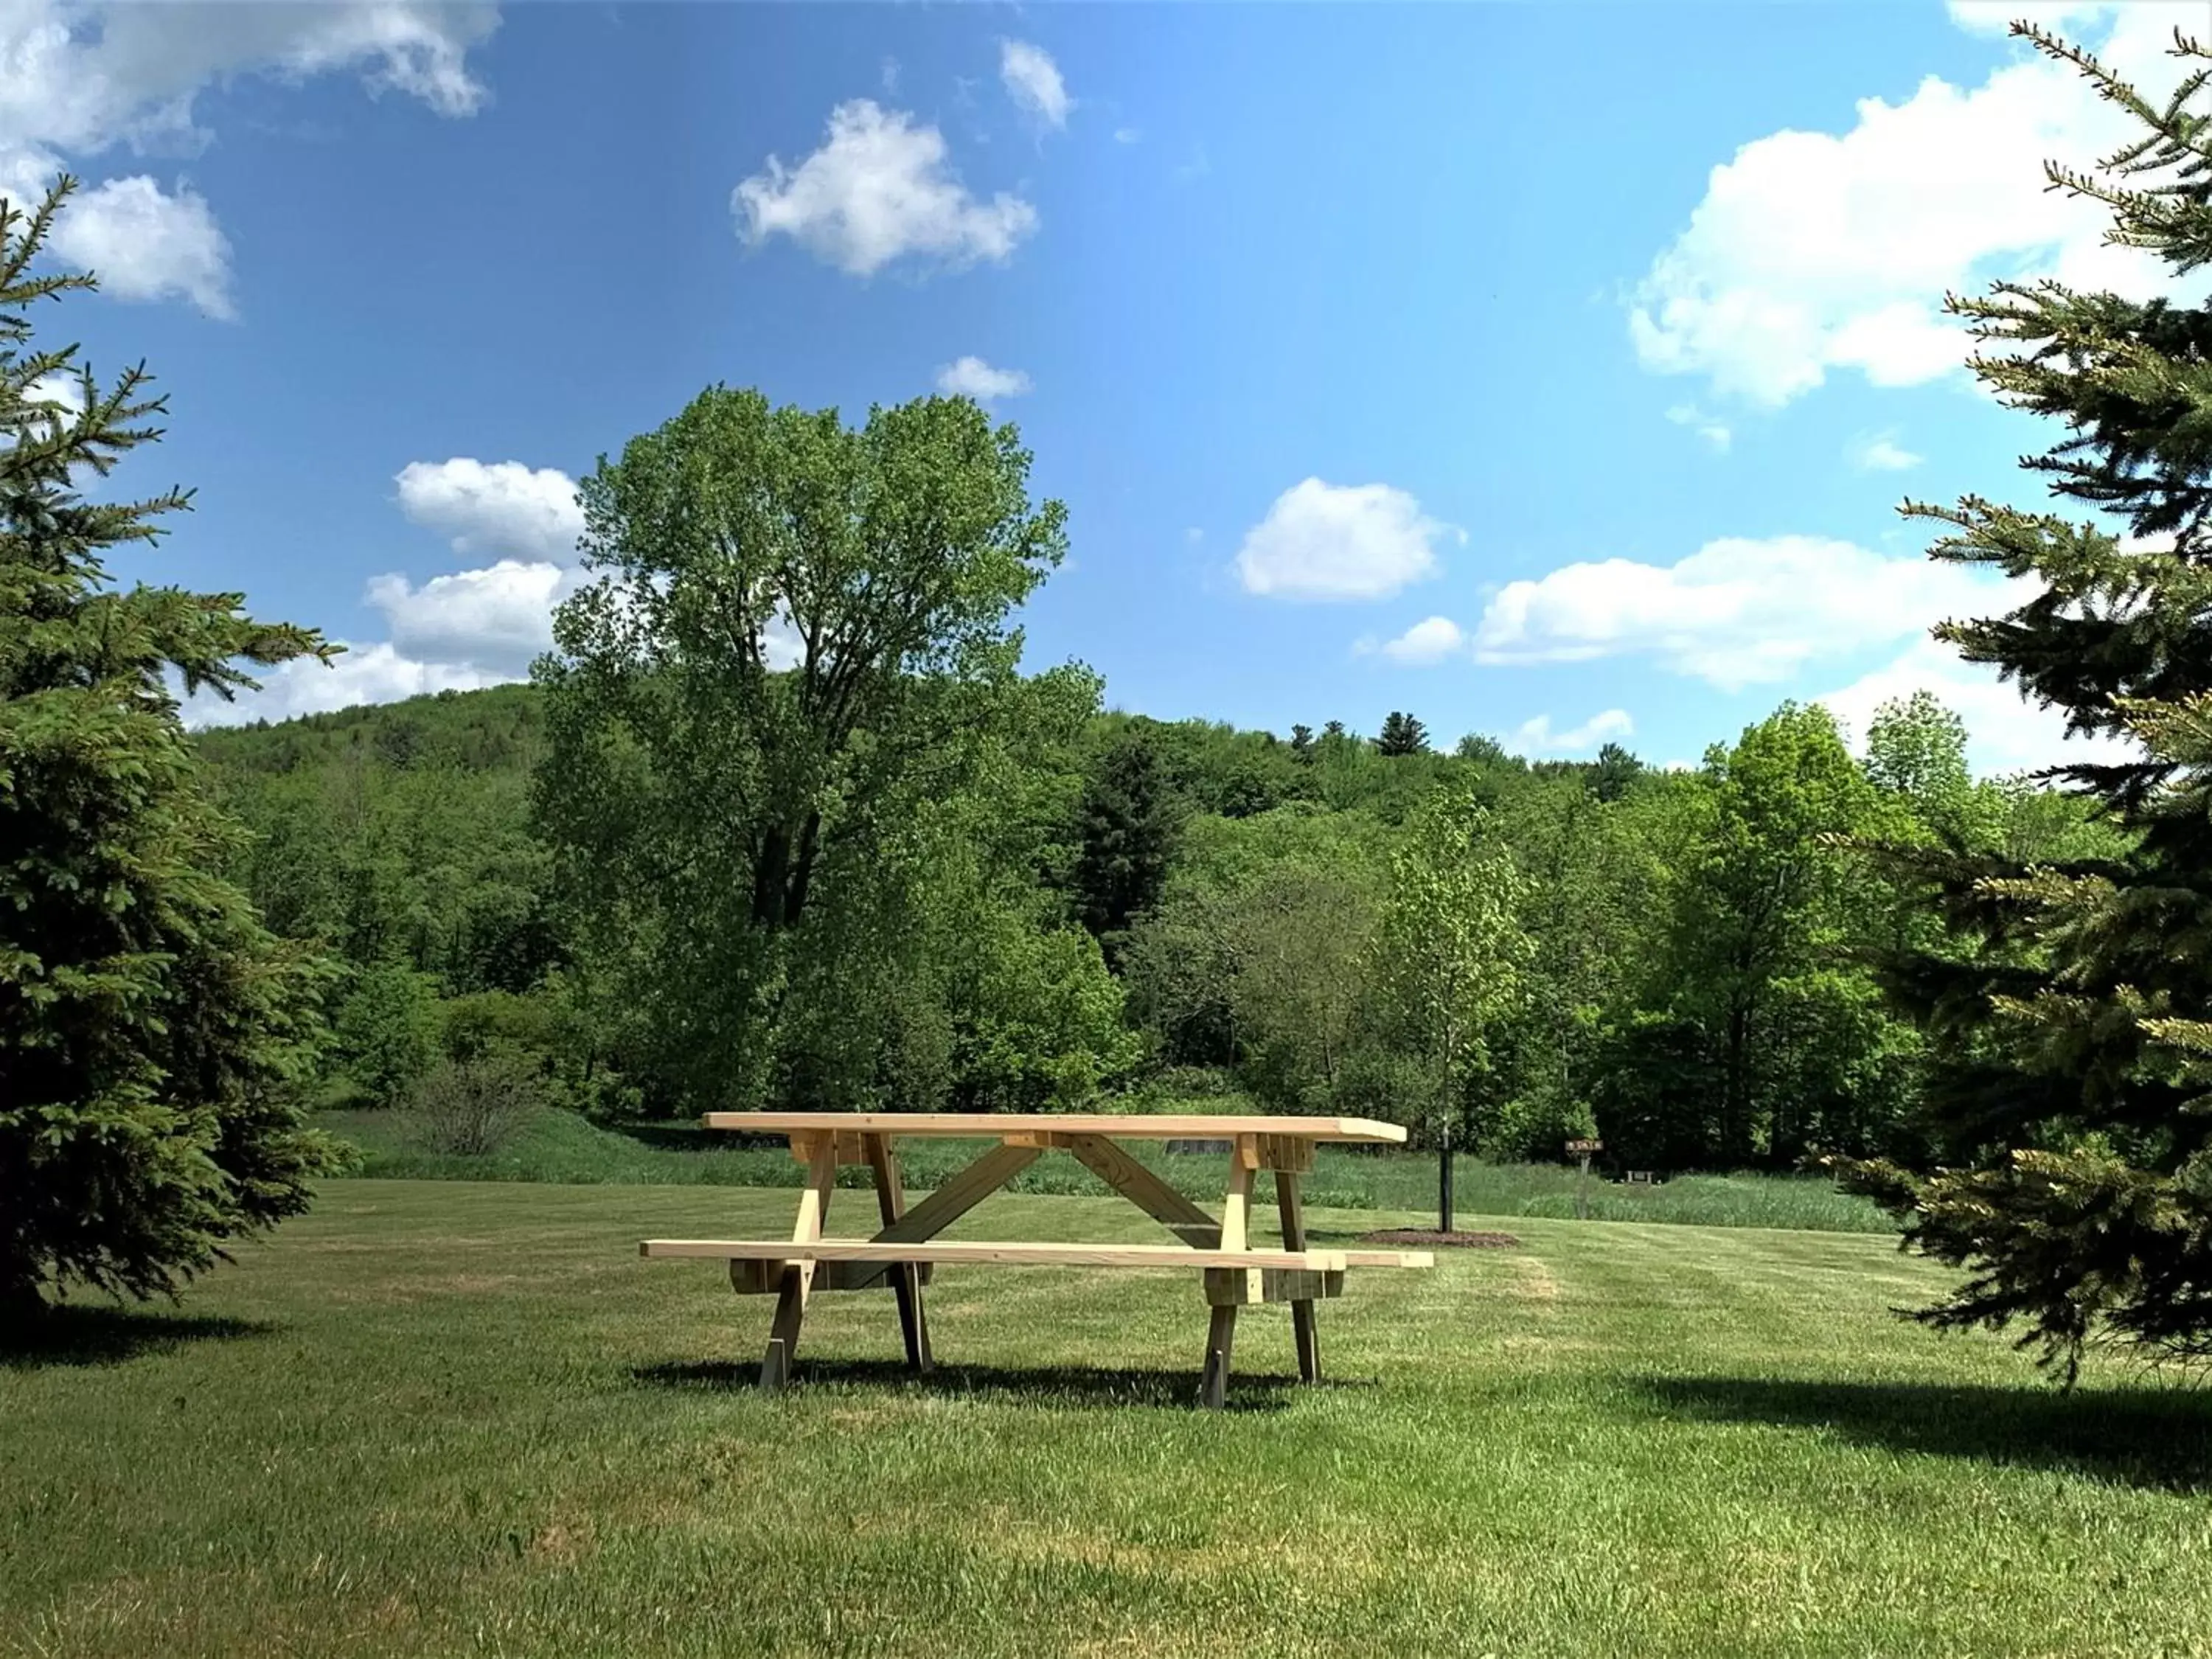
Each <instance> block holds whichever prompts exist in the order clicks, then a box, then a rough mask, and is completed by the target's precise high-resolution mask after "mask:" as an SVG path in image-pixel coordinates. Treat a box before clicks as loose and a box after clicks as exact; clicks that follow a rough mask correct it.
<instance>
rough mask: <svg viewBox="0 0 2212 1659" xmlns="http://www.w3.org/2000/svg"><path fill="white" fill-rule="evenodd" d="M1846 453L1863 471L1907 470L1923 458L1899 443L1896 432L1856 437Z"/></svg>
mask: <svg viewBox="0 0 2212 1659" xmlns="http://www.w3.org/2000/svg"><path fill="white" fill-rule="evenodd" d="M1845 453H1846V454H1847V455H1848V456H1849V457H1850V463H1851V465H1853V466H1855V467H1857V468H1858V470H1859V471H1862V472H1905V471H1910V470H1911V468H1913V467H1916V466H1917V465H1920V462H1921V459H1922V458H1921V457H1920V456H1918V455H1916V454H1914V453H1912V452H1911V450H1909V449H1906V448H1905V447H1902V446H1901V445H1900V444H1899V442H1898V441H1897V435H1896V434H1895V433H1894V432H1876V433H1873V434H1870V435H1867V436H1864V437H1860V438H1854V439H1853V440H1852V441H1851V443H1850V448H1849V449H1848V450H1847V451H1846V452H1845Z"/></svg>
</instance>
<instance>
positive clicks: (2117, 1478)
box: [0, 1181, 2212, 1659]
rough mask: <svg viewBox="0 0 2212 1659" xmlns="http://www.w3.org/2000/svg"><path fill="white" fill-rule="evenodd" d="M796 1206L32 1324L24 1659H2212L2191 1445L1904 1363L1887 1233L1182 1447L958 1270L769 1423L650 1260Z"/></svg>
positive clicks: (1739, 1257)
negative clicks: (922, 1321) (605, 1658)
mask: <svg viewBox="0 0 2212 1659" xmlns="http://www.w3.org/2000/svg"><path fill="white" fill-rule="evenodd" d="M862 1202H863V1200H861V1198H860V1195H859V1194H848V1195H842V1196H841V1198H840V1200H839V1201H838V1203H837V1205H836V1206H834V1207H833V1211H832V1214H831V1218H830V1224H831V1230H832V1231H856V1230H860V1229H863V1228H865V1227H866V1225H867V1223H868V1221H869V1220H871V1219H872V1206H869V1207H867V1208H866V1209H862V1208H861V1205H862ZM789 1210H790V1198H789V1195H788V1194H779V1193H775V1192H770V1191H760V1190H751V1191H748V1190H744V1189H731V1188H702V1187H696V1186H693V1187H647V1186H621V1185H612V1184H599V1185H588V1186H572V1187H556V1186H542V1185H525V1184H520V1183H515V1182H508V1183H504V1184H501V1183H483V1184H467V1183H461V1182H372V1181H352V1182H333V1183H331V1185H330V1186H329V1187H328V1188H326V1189H325V1195H324V1197H323V1200H322V1201H321V1203H320V1204H319V1206H318V1208H317V1209H316V1210H315V1211H314V1212H313V1214H312V1215H310V1216H308V1217H307V1218H303V1219H301V1220H300V1221H297V1222H295V1223H292V1224H289V1225H287V1226H286V1227H285V1228H284V1229H283V1231H282V1232H281V1233H280V1234H279V1235H278V1236H277V1237H276V1240H275V1242H274V1243H271V1244H270V1245H268V1246H266V1247H253V1248H250V1249H246V1250H244V1251H242V1252H241V1253H240V1260H239V1261H238V1262H237V1263H236V1264H235V1265H234V1266H231V1267H225V1268H222V1270H220V1271H219V1272H217V1273H216V1274H214V1275H213V1276H212V1277H211V1278H210V1279H207V1280H205V1281H204V1282H203V1283H202V1284H201V1285H198V1286H197V1287H196V1288H195V1289H194V1290H193V1291H191V1293H190V1295H189V1296H188V1297H187V1299H186V1301H185V1305H184V1307H183V1308H182V1309H181V1310H177V1311H173V1312H170V1313H167V1314H158V1315H148V1314H129V1315H118V1314H112V1313H106V1312H103V1311H100V1310H82V1311H81V1312H80V1313H79V1314H78V1315H77V1316H76V1317H74V1318H70V1319H68V1320H65V1321H64V1322H63V1323H62V1326H61V1332H60V1334H59V1335H58V1336H56V1337H54V1338H52V1339H50V1340H49V1341H48V1343H47V1346H46V1347H45V1348H44V1349H43V1350H42V1351H40V1352H22V1351H20V1350H19V1351H17V1352H14V1353H13V1354H12V1355H9V1356H8V1357H7V1358H4V1360H0V1650H5V1651H7V1652H10V1653H21V1654H39V1655H83V1654H121V1655H129V1656H132V1659H152V1656H162V1659H167V1656H183V1655H198V1654H263V1653H283V1654H292V1655H320V1654H358V1653H378V1654H383V1653H395V1654H414V1655H438V1656H445V1655H455V1654H465V1653H487V1654H514V1655H524V1654H529V1655H536V1654H546V1655H554V1654H559V1655H571V1654H573V1655H587V1656H593V1655H660V1654H696V1655H737V1654H755V1653H761V1654H771V1653H772V1654H793V1655H798V1654H810V1655H811V1654H883V1655H943V1656H991V1655H1038V1654H1053V1655H1058V1654H1079V1655H1088V1656H1151V1655H1186V1654H1187V1655H1222V1654H1235V1655H1272V1654H1311V1655H1365V1654H1407V1655H1431V1654H1455V1653H1464V1654H1470V1655H1474V1654H1496V1655H1500V1656H1508V1655H1510V1656H1521V1655H1547V1654H1590V1655H1601V1656H1618V1655H1640V1654H1651V1655H1675V1654H1679V1655H1696V1656H1708V1655H1716V1654H1723V1655H1736V1654H1742V1655H1758V1654H1791V1655H1836V1656H1845V1655H1849V1656H1863V1655H1918V1654H1927V1655H2053V1656H2057V1655H2064V1656H2080V1655H2096V1654H2106V1655H2116V1656H2118V1655H2125V1656H2130V1659H2138V1656H2148V1655H2157V1654H2172V1655H2179V1654H2201V1653H2208V1652H2212V1572H2208V1571H2207V1568H2208V1565H2212V1495H2208V1493H2212V1401H2206V1400H2204V1399H2203V1398H2200V1397H2199V1396H2197V1395H2194V1394H2191V1393H2189V1392H2186V1391H2184V1390H2179V1389H2170V1388H2165V1387H2160V1386H2157V1385H2156V1384H2154V1383H2146V1382H2144V1381H2142V1380H2141V1379H2137V1378H2134V1377H2131V1376H2130V1375H2128V1374H2126V1373H2123V1372H2121V1371H2118V1370H2115V1369H2109V1368H2108V1369H2100V1370H2093V1372H2092V1374H2091V1376H2090V1378H2089V1380H2088V1383H2087V1386H2085V1387H2084V1388H2083V1389H2081V1391H2080V1392H2079V1393H2077V1394H2075V1395H2071V1396H2065V1395H2058V1394H2057V1393H2055V1392H2053V1391H2052V1390H2051V1389H2049V1388H2048V1387H2047V1386H2046V1385H2045V1384H2043V1383H2040V1382H2039V1381H2038V1380H2037V1379H2036V1377H2035V1376H2034V1374H2033V1370H2032V1369H2031V1368H2030V1367H2029V1366H2028V1364H2027V1362H2026V1361H2025V1360H2023V1359H2022V1358H2020V1357H2018V1356H2016V1355H2015V1354H2014V1353H2012V1352H2010V1351H2009V1350H2008V1348H2007V1347H2006V1346H2004V1345H2003V1344H2002V1342H2000V1341H1998V1340H1995V1339H1991V1338H1984V1337H1968V1338H1955V1337H1954V1338H1942V1337H1937V1336H1936V1335H1933V1334H1929V1333H1927V1332H1924V1331H1923V1330H1921V1329H1919V1328H1916V1327H1912V1326H1909V1325H1905V1324H1903V1323H1901V1322H1899V1321H1897V1320H1896V1319H1894V1318H1893V1317H1892V1316H1891V1315H1890V1313H1889V1312H1888V1311H1887V1310H1888V1309H1889V1308H1890V1307H1891V1306H1892V1305H1893V1304H1898V1303H1900V1302H1909V1301H1911V1300H1913V1299H1915V1298H1917V1297H1923V1296H1924V1295H1926V1294H1927V1293H1928V1292H1929V1291H1931V1290H1932V1289H1933V1288H1935V1286H1936V1285H1937V1284H1938V1283H1939V1282H1940V1279H1938V1277H1937V1276H1936V1274H1935V1273H1932V1272H1931V1271H1929V1269H1928V1268H1927V1267H1924V1266H1923V1264H1920V1263H1917V1262H1916V1261H1911V1260H1909V1259H1905V1258H1901V1257H1899V1255H1897V1254H1896V1253H1895V1251H1894V1249H1893V1247H1892V1245H1891V1244H1890V1243H1888V1242H1887V1241H1886V1240H1883V1239H1881V1238H1878V1237H1863V1236H1853V1235H1850V1234H1844V1233H1819V1232H1804V1231H1797V1232H1783V1231H1759V1230H1755V1229H1748V1228H1733V1229H1723V1228H1696V1227H1686V1226H1680V1225H1669V1226H1655V1225H1637V1224H1631V1223H1620V1224H1614V1225H1578V1224H1576V1223H1573V1222H1560V1221H1547V1220H1541V1219H1537V1220H1528V1219H1515V1218H1490V1219H1489V1221H1488V1225H1504V1226H1506V1227H1508V1228H1510V1230H1511V1231H1514V1232H1516V1233H1517V1234H1519V1235H1520V1236H1521V1237H1522V1240H1523V1242H1524V1243H1523V1248H1522V1249H1517V1250H1513V1251H1504V1250H1489V1251H1465V1252H1455V1253H1449V1254H1448V1255H1444V1256H1443V1257H1442V1259H1441V1263H1440V1266H1439V1267H1438V1268H1437V1270H1436V1271H1435V1272H1433V1273H1384V1272H1372V1273H1366V1274H1364V1275H1362V1274H1359V1273H1354V1274H1353V1275H1352V1283H1351V1285H1350V1289H1349V1293H1348V1294H1347V1296H1346V1298H1345V1299H1343V1300H1341V1301H1339V1302H1335V1303H1330V1304H1324V1305H1323V1307H1322V1345H1323V1355H1324V1360H1325V1363H1326V1364H1327V1367H1328V1370H1329V1371H1330V1373H1331V1375H1332V1379H1333V1380H1332V1382H1331V1383H1329V1384H1328V1385H1327V1386H1325V1387H1322V1388H1321V1389H1301V1388H1299V1387H1297V1385H1295V1384H1294V1383H1290V1382H1289V1381H1287V1378H1288V1376H1290V1375H1291V1373H1292V1372H1293V1370H1294V1367H1293V1365H1292V1361H1291V1343H1290V1333H1289V1320H1288V1317H1287V1314H1286V1311H1285V1310H1281V1309H1279V1308H1266V1309H1256V1310H1247V1311H1246V1314H1245V1316H1244V1318H1243V1322H1242V1324H1241V1326H1240V1328H1239V1333H1238V1340H1237V1360H1238V1368H1239V1375H1238V1376H1237V1379H1236V1381H1235V1382H1233V1383H1232V1384H1231V1403H1232V1405H1233V1406H1234V1407H1236V1409H1233V1410H1231V1411H1230V1412H1227V1413H1203V1412H1200V1411H1197V1410H1194V1409H1192V1407H1191V1400H1192V1396H1193V1395H1194V1390H1195V1386H1196V1372H1197V1364H1198V1358H1199V1349H1200V1342H1201V1339H1202V1335H1203V1332H1204V1328H1205V1323H1206V1321H1205V1316H1204V1309H1203V1305H1202V1304H1201V1302H1200V1297H1199V1294H1198V1291H1197V1287H1196V1286H1195V1285H1193V1284H1191V1283H1188V1282H1187V1281H1186V1280H1184V1279H1182V1278H1181V1277H1180V1276H1176V1277H1170V1276H1168V1275H1164V1274H1143V1273H1120V1274H1102V1273H1079V1272H1075V1271H1072V1270H1057V1269H1006V1268H1001V1269H995V1270H994V1269H988V1268H979V1267H969V1268H946V1269H943V1270H941V1271H940V1273H939V1279H938V1282H937V1284H936V1285H934V1286H933V1288H932V1291H931V1292H930V1316H931V1322H932V1326H933V1334H934V1336H935V1340H936V1345H937V1350H938V1353H939V1358H940V1361H941V1362H942V1364H943V1370H942V1371H941V1373H940V1374H939V1376H937V1377H936V1378H935V1379H934V1380H933V1381H930V1382H928V1383H921V1384H916V1383H909V1382H908V1381H906V1380H904V1379H903V1378H902V1376H901V1375H900V1373H899V1371H898V1369H897V1367H896V1364H895V1361H896V1355H897V1352H898V1335H897V1327H896V1319H895V1318H894V1316H893V1313H892V1309H891V1303H890V1297H889V1295H888V1294H887V1293H883V1292H873V1293H855V1294H848V1295H833V1296H826V1297H821V1298H818V1299H817V1302H816V1304H815V1310H814V1312H813V1313H812V1314H811V1316H810V1318H809V1321H808V1325H807V1330H806V1334H805V1342H804V1343H803V1345H802V1350H801V1353H800V1364H799V1383H798V1385H797V1386H796V1387H795V1388H794V1389H793V1391H792V1392H790V1393H789V1394H787V1395H783V1396H781V1397H763V1396H761V1395H757V1394H755V1393H752V1392H750V1391H749V1390H748V1389H746V1388H745V1387H744V1386H743V1385H744V1382H745V1381H746V1379H747V1378H748V1377H749V1376H750V1373H751V1370H752V1368H753V1367H754V1365H755V1364H757V1360H758V1358H759V1350H760V1346H761V1343H762V1340H763V1335H764V1333H765V1328H766V1324H767V1320H768V1314H769V1304H768V1302H767V1300H766V1299H765V1298H758V1297H749V1298H744V1299H742V1300H740V1299H738V1298H736V1297H732V1296H731V1295H730V1294H729V1293H728V1291H727V1290H726V1286H725V1285H724V1283H723V1281H722V1279H721V1277H720V1274H719V1273H717V1271H716V1270H715V1269H714V1267H712V1266H710V1265H707V1264H696V1263H688V1262H645V1261H640V1260H638V1259H637V1257H636V1255H635V1253H634V1246H635V1241H636V1240H637V1239H638V1238H639V1237H642V1236H645V1235H648V1234H667V1235H684V1234H694V1235H696V1234H711V1233H717V1232H728V1233H737V1234H742V1235H759V1236H769V1235H771V1234H772V1233H773V1232H774V1231H780V1230H781V1229H783V1228H785V1227H787V1225H789ZM855 1210H860V1214H858V1215H856V1214H855V1213H854V1211H855ZM1410 1219H1414V1218H1413V1217H1401V1216H1392V1215H1389V1214H1383V1215H1378V1214H1377V1213H1376V1212H1371V1211H1370V1212H1342V1211H1338V1212H1319V1213H1317V1214H1316V1215H1315V1216H1314V1218H1313V1222H1314V1225H1315V1230H1316V1233H1317V1234H1318V1235H1319V1238H1318V1240H1317V1242H1322V1243H1326V1242H1328V1240H1329V1239H1330V1238H1332V1237H1342V1236H1344V1235H1345V1234H1346V1233H1349V1232H1351V1231H1356V1230H1359V1229H1364V1228H1367V1227H1370V1226H1373V1225H1378V1223H1383V1222H1390V1221H1402V1220H1410ZM1469 1219H1470V1223H1471V1224H1472V1225H1483V1224H1484V1221H1485V1219H1486V1218H1480V1217H1473V1216H1471V1217H1470V1218H1469ZM841 1221H842V1224H843V1225H842V1228H841V1227H840V1226H839V1223H840V1222H841ZM957 1232H958V1234H959V1236H964V1237H992V1236H1006V1235H1009V1234H1018V1233H1024V1232H1033V1233H1035V1234H1036V1235H1037V1236H1040V1237H1079V1236H1091V1237H1146V1236H1148V1235H1147V1233H1146V1223H1145V1222H1144V1221H1143V1219H1142V1218H1140V1217H1138V1216H1137V1215H1135V1213H1134V1212H1132V1211H1130V1210H1128V1209H1127V1206H1121V1205H1119V1204H1117V1203H1111V1202H1107V1201H1101V1200H1085V1199H1079V1198H1053V1197H1036V1196H1023V1195H1012V1196H1007V1197H1003V1198H1000V1199H995V1200H992V1201H991V1202H990V1203H989V1204H987V1205H986V1206H983V1207H982V1208H981V1210H979V1211H978V1212H976V1213H975V1214H974V1215H971V1216H970V1217H969V1218H967V1219H966V1221H965V1222H964V1223H963V1225H962V1227H961V1228H960V1229H958V1230H957Z"/></svg>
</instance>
